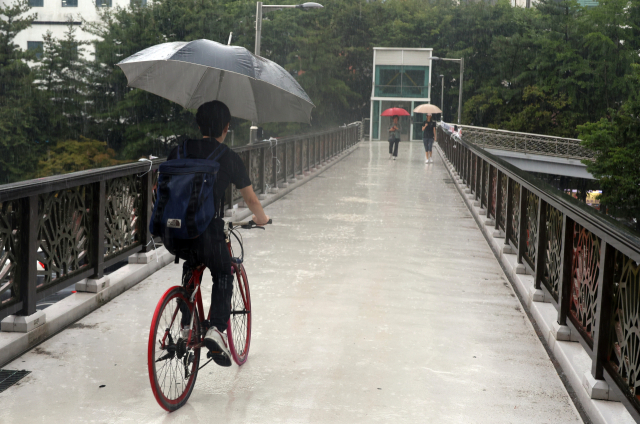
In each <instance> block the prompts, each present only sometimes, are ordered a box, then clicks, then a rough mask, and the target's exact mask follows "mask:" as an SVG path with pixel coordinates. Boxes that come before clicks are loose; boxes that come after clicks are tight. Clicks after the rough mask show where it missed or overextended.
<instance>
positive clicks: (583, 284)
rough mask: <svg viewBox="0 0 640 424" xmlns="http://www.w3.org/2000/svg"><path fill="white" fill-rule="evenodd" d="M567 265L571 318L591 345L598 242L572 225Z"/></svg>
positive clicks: (598, 252) (597, 267)
mask: <svg viewBox="0 0 640 424" xmlns="http://www.w3.org/2000/svg"><path fill="white" fill-rule="evenodd" d="M572 256H573V261H572V265H571V302H570V305H571V309H570V312H571V317H572V318H573V319H574V323H575V324H576V326H577V327H578V329H580V330H582V331H583V332H584V334H585V335H586V337H587V339H588V340H587V341H588V342H589V343H593V333H594V331H595V320H596V307H597V303H596V297H597V295H598V274H599V272H600V239H599V238H598V237H597V236H596V235H595V234H593V233H592V232H590V231H589V230H587V229H586V228H584V227H582V226H581V225H579V224H577V223H575V224H574V229H573V255H572Z"/></svg>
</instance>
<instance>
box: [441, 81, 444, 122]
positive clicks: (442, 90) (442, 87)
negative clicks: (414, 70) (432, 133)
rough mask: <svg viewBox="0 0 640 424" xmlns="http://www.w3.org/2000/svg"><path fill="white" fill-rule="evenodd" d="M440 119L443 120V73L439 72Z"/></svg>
mask: <svg viewBox="0 0 640 424" xmlns="http://www.w3.org/2000/svg"><path fill="white" fill-rule="evenodd" d="M440 109H442V113H441V114H440V121H444V75H442V74H440Z"/></svg>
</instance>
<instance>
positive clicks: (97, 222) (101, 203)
mask: <svg viewBox="0 0 640 424" xmlns="http://www.w3.org/2000/svg"><path fill="white" fill-rule="evenodd" d="M91 197H92V199H91V241H90V243H91V247H90V252H91V267H92V268H93V276H92V277H91V278H95V279H100V278H102V277H103V276H104V225H105V224H104V221H105V211H106V209H107V207H106V206H107V183H106V181H104V180H103V181H100V182H97V183H94V184H93V186H92V187H91Z"/></svg>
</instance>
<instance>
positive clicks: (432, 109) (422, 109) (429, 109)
mask: <svg viewBox="0 0 640 424" xmlns="http://www.w3.org/2000/svg"><path fill="white" fill-rule="evenodd" d="M413 112H414V113H442V111H441V110H440V108H439V107H437V106H434V105H431V104H424V105H420V106H416V108H415V109H413Z"/></svg>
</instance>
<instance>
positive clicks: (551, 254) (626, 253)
mask: <svg viewBox="0 0 640 424" xmlns="http://www.w3.org/2000/svg"><path fill="white" fill-rule="evenodd" d="M467 130H468V128H463V134H465V131H467ZM469 133H470V131H467V133H466V134H469ZM478 134H479V132H478V133H476V135H477V136H478V137H480V135H478ZM492 134H493V135H495V134H494V133H492V132H491V131H487V132H484V133H483V134H482V137H485V139H484V140H483V141H478V140H477V139H473V140H471V141H469V138H465V137H463V138H462V139H460V138H459V137H457V136H454V135H452V134H451V133H448V132H446V131H445V130H444V129H443V128H442V127H439V129H438V145H439V148H440V149H442V151H443V153H444V155H445V156H446V158H447V159H448V160H449V162H450V163H451V164H452V165H453V166H454V168H455V169H456V171H457V172H458V173H459V174H460V173H461V172H464V166H467V165H464V164H468V166H471V172H470V173H469V178H466V180H465V181H466V183H467V185H468V188H469V189H470V190H471V192H472V193H473V194H474V195H475V198H476V199H477V198H479V196H480V193H481V192H486V191H487V186H486V185H482V184H480V181H478V180H479V179H480V177H481V176H484V175H481V174H482V173H481V172H474V170H476V168H475V166H476V164H480V163H484V164H486V166H491V167H495V168H496V169H497V170H498V171H499V172H500V175H501V184H500V186H501V193H500V196H501V198H503V199H507V202H501V203H499V204H500V206H502V209H501V213H500V214H499V219H498V220H497V221H498V226H501V225H503V224H502V220H503V217H502V216H504V225H505V226H506V228H505V233H506V238H505V243H509V244H511V245H513V247H515V248H516V251H515V252H514V251H513V250H510V251H511V252H512V253H517V255H516V258H517V260H518V262H520V263H523V262H524V263H526V264H527V267H526V268H528V271H529V272H530V273H531V274H532V275H533V276H534V284H535V285H534V288H535V289H542V290H543V291H544V292H547V293H548V294H549V296H546V295H545V296H543V297H542V298H544V299H545V301H548V302H551V303H552V304H553V305H554V306H555V307H556V310H557V313H558V318H557V321H558V324H559V325H562V326H565V325H566V326H568V327H569V328H570V329H571V332H572V334H576V337H577V338H578V339H579V340H580V342H581V344H582V346H583V347H584V348H585V350H586V351H587V353H588V354H589V355H590V357H591V360H592V367H591V372H592V375H593V377H594V378H595V379H601V380H602V379H604V380H606V381H607V383H608V384H609V388H610V390H612V391H614V392H615V393H616V396H617V397H618V398H621V399H623V402H624V404H625V405H626V406H627V408H628V409H629V411H630V412H631V414H632V415H633V416H634V417H635V418H636V420H638V421H639V422H640V234H638V233H636V232H633V231H632V230H630V229H628V228H627V227H625V226H623V225H621V224H619V223H618V222H617V221H615V220H613V219H612V218H610V217H608V216H606V215H602V214H600V213H598V212H597V211H595V210H594V209H592V208H590V207H589V206H587V205H585V204H583V203H581V202H579V201H578V200H576V199H573V198H572V197H570V196H568V195H565V194H564V193H562V192H559V191H558V190H556V189H555V188H553V187H551V186H549V185H548V184H546V183H544V182H543V181H540V180H538V179H537V178H535V177H533V176H532V175H531V174H529V173H527V172H524V171H522V170H520V169H518V168H516V167H514V166H513V165H510V164H509V163H507V162H506V161H504V160H502V159H500V158H498V157H496V156H494V155H492V154H491V153H489V152H487V151H486V150H484V149H482V148H481V147H478V145H487V146H496V145H500V143H502V144H503V145H505V144H506V143H509V142H514V140H513V139H511V140H508V139H507V138H506V137H505V136H504V134H501V135H500V137H499V138H498V139H497V140H489V138H490V136H493V135H492ZM515 141H517V142H518V143H521V142H523V143H524V142H526V143H527V148H528V149H530V148H531V146H532V145H534V142H535V140H532V139H531V138H521V139H519V140H515ZM553 144H554V150H553V153H555V152H556V150H555V149H556V147H555V146H557V149H558V150H557V151H558V152H559V153H560V155H565V156H567V157H568V156H570V155H574V156H575V155H576V151H578V150H572V149H573V148H577V146H576V145H575V143H573V145H572V143H569V142H567V143H564V144H563V142H562V140H553ZM519 146H520V145H518V144H516V145H515V147H514V149H519V148H521V147H519ZM522 148H524V147H522ZM540 150H544V149H542V148H541V149H540ZM528 151H530V150H528ZM537 153H539V152H537ZM577 156H580V155H579V154H578V155H577ZM461 157H462V158H464V160H460V158H461ZM485 169H486V167H485ZM481 180H482V182H483V183H485V184H486V183H487V182H488V180H489V179H488V178H482V179H481ZM492 181H493V179H492ZM491 186H492V187H493V183H492V184H491ZM505 188H506V192H505ZM521 202H522V203H521ZM507 251H508V250H506V251H505V252H507Z"/></svg>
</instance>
